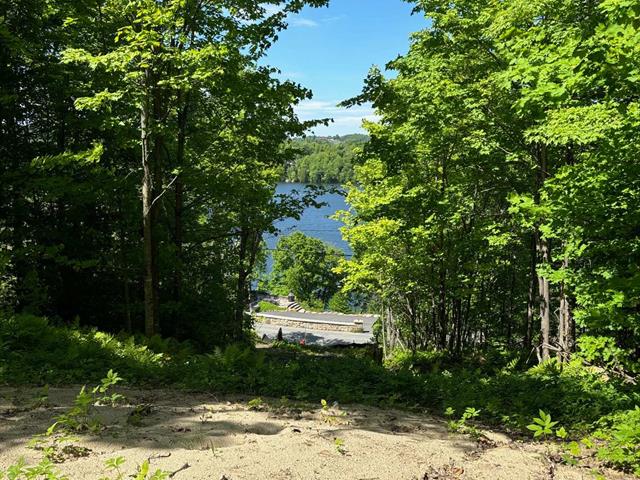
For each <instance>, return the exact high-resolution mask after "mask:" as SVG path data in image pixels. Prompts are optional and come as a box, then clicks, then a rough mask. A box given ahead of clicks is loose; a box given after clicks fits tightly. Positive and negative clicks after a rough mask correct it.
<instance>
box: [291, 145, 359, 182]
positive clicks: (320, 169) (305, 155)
mask: <svg viewBox="0 0 640 480" xmlns="http://www.w3.org/2000/svg"><path fill="white" fill-rule="evenodd" d="M367 139H368V137H367V136H366V135H360V134H351V135H344V136H338V135H336V136H334V137H306V138H298V139H295V140H293V141H292V143H293V147H294V148H296V149H297V150H298V152H299V153H297V155H296V156H295V158H294V160H293V161H292V162H290V163H288V164H287V166H286V170H285V175H284V180H286V181H287V182H301V183H313V184H318V185H322V184H345V183H347V182H350V181H352V180H353V163H354V162H353V159H354V156H355V154H356V150H357V149H358V147H361V146H362V145H363V144H364V143H365V142H366V141H367Z"/></svg>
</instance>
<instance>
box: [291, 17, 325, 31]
mask: <svg viewBox="0 0 640 480" xmlns="http://www.w3.org/2000/svg"><path fill="white" fill-rule="evenodd" d="M289 25H291V26H292V27H306V28H313V27H317V26H318V22H316V21H314V20H311V19H309V18H303V17H291V18H290V19H289Z"/></svg>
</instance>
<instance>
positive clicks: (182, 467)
mask: <svg viewBox="0 0 640 480" xmlns="http://www.w3.org/2000/svg"><path fill="white" fill-rule="evenodd" d="M190 467H191V465H189V464H188V463H185V464H184V465H182V466H181V467H180V468H179V469H177V470H176V471H174V472H172V473H170V474H169V478H173V477H175V476H176V475H177V474H178V473H180V472H182V471H183V470H186V469H187V468H190Z"/></svg>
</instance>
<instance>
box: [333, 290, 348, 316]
mask: <svg viewBox="0 0 640 480" xmlns="http://www.w3.org/2000/svg"><path fill="white" fill-rule="evenodd" d="M328 308H329V310H331V311H332V312H340V313H351V312H352V311H353V309H352V308H351V305H350V304H349V296H348V295H347V294H346V293H344V292H338V293H336V294H335V295H334V296H333V297H331V298H330V299H329V304H328Z"/></svg>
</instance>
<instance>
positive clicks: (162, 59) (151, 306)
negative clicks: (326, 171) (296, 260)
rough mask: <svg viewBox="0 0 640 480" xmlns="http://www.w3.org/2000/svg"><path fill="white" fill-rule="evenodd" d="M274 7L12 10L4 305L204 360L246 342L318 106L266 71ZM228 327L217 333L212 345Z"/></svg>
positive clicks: (123, 4)
mask: <svg viewBox="0 0 640 480" xmlns="http://www.w3.org/2000/svg"><path fill="white" fill-rule="evenodd" d="M277 3H279V4H281V6H282V8H283V9H282V10H281V11H279V12H278V13H276V14H274V15H267V13H266V10H265V8H264V7H263V6H262V5H261V4H260V3H259V2H234V1H223V2H195V1H188V0H184V1H178V2H166V3H157V2H149V1H144V0H141V1H133V2H130V1H115V0H114V1H107V2H95V3H93V4H87V3H85V2H55V1H52V2H9V3H8V4H7V3H5V4H4V6H3V7H2V8H3V11H2V12H0V15H2V30H1V34H2V45H3V48H2V52H1V55H2V75H1V80H0V82H2V84H1V88H2V104H1V112H0V115H1V123H0V128H1V135H2V142H1V145H0V151H1V152H2V157H3V158H4V160H3V161H2V164H1V165H0V169H1V170H0V174H1V175H2V185H3V188H2V191H1V193H0V195H1V197H0V243H1V245H2V250H1V251H2V255H3V259H4V260H3V262H2V269H3V270H2V272H1V274H2V277H1V278H2V292H3V303H4V304H8V305H11V306H12V307H13V308H15V309H16V310H17V311H20V312H28V313H32V314H37V315H46V316H48V317H50V318H59V319H62V320H65V321H72V320H74V319H76V318H77V319H79V323H80V324H81V325H94V326H98V327H100V328H104V329H109V330H114V331H117V330H119V329H126V330H128V331H138V330H141V329H142V330H144V332H145V333H146V334H147V335H148V336H152V335H154V334H156V333H160V332H162V334H163V335H168V336H175V337H177V338H182V339H186V338H191V339H197V340H198V342H200V343H202V344H205V345H206V344H209V345H211V344H221V343H225V342H227V341H229V340H230V339H238V338H240V337H241V336H242V335H243V333H242V330H243V321H244V319H243V309H244V306H245V304H246V299H247V298H248V293H249V292H248V288H249V281H248V278H249V277H250V275H251V272H252V270H253V267H254V266H255V263H256V257H257V255H258V250H259V248H260V243H261V239H262V234H263V232H264V231H266V230H269V229H270V228H271V224H272V223H273V221H274V220H276V219H278V218H281V217H286V216H289V215H293V216H295V215H297V214H298V213H299V211H300V209H301V208H303V207H304V205H305V204H306V203H307V200H309V201H310V197H304V196H300V197H293V198H284V197H274V195H273V191H274V185H275V183H276V182H277V180H278V176H279V172H280V171H281V169H282V168H283V166H284V164H285V163H286V162H287V161H288V160H290V159H291V153H290V152H289V147H288V146H287V142H286V140H287V139H288V138H290V137H292V136H299V135H301V134H303V132H304V131H305V130H306V129H307V128H308V127H310V126H311V125H314V124H315V123H314V122H307V123H305V122H300V121H299V120H298V119H297V116H296V115H295V113H294V111H293V106H294V105H295V104H296V103H298V102H299V101H300V100H302V99H306V98H309V97H310V95H311V93H310V92H309V91H308V90H306V89H304V88H303V87H301V86H299V85H297V84H294V83H291V82H281V81H279V80H277V79H276V78H275V73H276V70H275V69H273V68H271V67H267V66H259V65H258V61H259V60H260V59H261V58H262V57H263V55H264V53H265V51H266V48H267V47H268V46H269V45H270V44H271V42H272V41H273V39H274V38H275V37H276V36H277V33H278V31H279V30H281V29H282V28H283V27H284V25H285V17H286V15H287V14H288V13H291V12H295V11H297V10H299V9H300V8H302V6H303V5H304V4H311V5H321V4H323V3H325V2H323V1H319V0H312V1H310V2H301V1H283V2H277ZM211 325H216V328H215V329H213V330H212V329H211V328H210V326H211Z"/></svg>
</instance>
